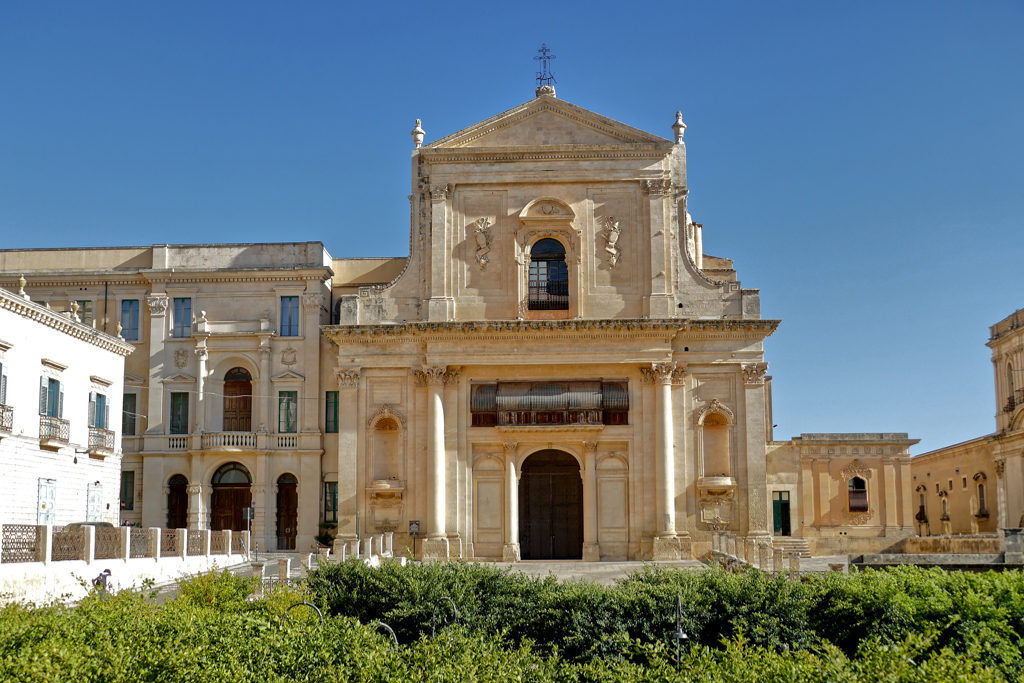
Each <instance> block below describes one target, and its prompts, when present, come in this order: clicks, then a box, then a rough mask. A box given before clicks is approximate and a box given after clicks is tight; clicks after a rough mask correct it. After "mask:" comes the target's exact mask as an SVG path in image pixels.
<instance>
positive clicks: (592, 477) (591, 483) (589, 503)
mask: <svg viewBox="0 0 1024 683" xmlns="http://www.w3.org/2000/svg"><path fill="white" fill-rule="evenodd" d="M669 388H670V389H671V387H669ZM583 561H584V562H600V561H601V546H599V545H598V542H597V442H596V441H584V442H583Z"/></svg>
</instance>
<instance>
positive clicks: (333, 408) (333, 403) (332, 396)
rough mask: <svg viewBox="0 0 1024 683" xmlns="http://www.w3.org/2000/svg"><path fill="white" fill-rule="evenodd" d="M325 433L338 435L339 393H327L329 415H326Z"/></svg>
mask: <svg viewBox="0 0 1024 683" xmlns="http://www.w3.org/2000/svg"><path fill="white" fill-rule="evenodd" d="M324 431H325V432H327V433H328V434H337V433H338V392H337V391H328V392H327V413H326V415H324Z"/></svg>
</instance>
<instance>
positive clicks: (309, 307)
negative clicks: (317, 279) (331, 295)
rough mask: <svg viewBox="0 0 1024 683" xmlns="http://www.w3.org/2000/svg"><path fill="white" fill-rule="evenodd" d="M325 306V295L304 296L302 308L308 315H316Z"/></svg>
mask: <svg viewBox="0 0 1024 683" xmlns="http://www.w3.org/2000/svg"><path fill="white" fill-rule="evenodd" d="M323 305H324V295H323V294H303V295H302V308H303V309H304V310H305V311H306V312H307V313H315V312H317V311H319V310H320V308H321V307H322V306H323Z"/></svg>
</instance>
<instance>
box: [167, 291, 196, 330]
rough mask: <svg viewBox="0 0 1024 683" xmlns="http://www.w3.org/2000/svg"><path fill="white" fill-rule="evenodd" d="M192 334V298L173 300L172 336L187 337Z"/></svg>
mask: <svg viewBox="0 0 1024 683" xmlns="http://www.w3.org/2000/svg"><path fill="white" fill-rule="evenodd" d="M191 334H192V299H175V300H174V329H173V330H172V331H171V336H172V337H188V336H189V335H191Z"/></svg>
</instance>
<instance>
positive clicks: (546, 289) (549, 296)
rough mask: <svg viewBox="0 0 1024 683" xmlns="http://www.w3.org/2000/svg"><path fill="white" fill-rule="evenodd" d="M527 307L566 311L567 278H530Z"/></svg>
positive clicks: (567, 304) (537, 309)
mask: <svg viewBox="0 0 1024 683" xmlns="http://www.w3.org/2000/svg"><path fill="white" fill-rule="evenodd" d="M527 308H529V310H531V311H568V310H569V282H568V280H530V292H529V298H528V300H527Z"/></svg>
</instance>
